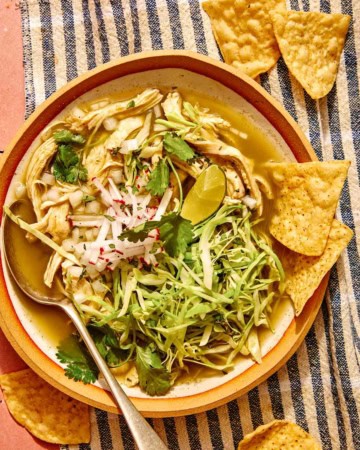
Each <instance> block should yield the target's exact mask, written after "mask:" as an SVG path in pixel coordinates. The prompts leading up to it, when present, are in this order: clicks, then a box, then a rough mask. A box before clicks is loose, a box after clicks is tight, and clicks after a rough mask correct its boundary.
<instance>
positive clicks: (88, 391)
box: [0, 51, 328, 417]
mask: <svg viewBox="0 0 360 450" xmlns="http://www.w3.org/2000/svg"><path fill="white" fill-rule="evenodd" d="M148 86H156V87H170V86H177V87H179V89H180V90H181V89H186V90H188V91H192V92H194V93H197V92H198V93H199V94H201V95H207V96H208V97H210V98H212V99H214V100H215V101H217V102H218V103H221V104H224V105H228V106H230V107H231V108H232V109H233V110H234V111H238V112H239V113H241V114H243V115H245V116H246V117H247V119H248V120H249V121H250V122H251V123H252V124H253V126H254V127H256V128H260V129H261V130H262V132H263V134H265V135H266V138H267V139H269V140H270V141H272V143H273V145H275V146H276V147H277V149H278V150H279V151H280V152H281V153H282V155H283V158H284V159H285V160H286V159H292V160H297V161H298V162H306V161H311V160H316V156H315V153H314V151H313V149H312V147H311V145H310V144H309V142H308V141H307V139H306V138H305V136H304V134H303V133H302V131H301V130H300V128H299V127H298V125H297V124H296V123H295V122H294V120H293V119H292V118H291V117H290V115H289V114H288V113H287V112H286V111H285V110H284V109H283V107H282V106H281V105H280V104H279V103H277V102H276V101H275V100H274V99H273V98H272V97H271V96H270V95H269V94H267V93H266V91H265V90H264V89H262V87H261V86H259V85H258V84H257V83H256V82H255V81H253V80H252V79H250V78H248V77H247V76H245V75H242V74H241V73H240V72H237V71H235V70H233V69H232V68H231V67H230V66H228V65H226V64H223V63H221V62H217V61H214V60H212V59H210V58H208V57H205V56H201V55H198V54H195V53H190V52H185V51H158V52H149V53H140V54H137V55H132V56H129V57H125V58H121V59H119V60H116V61H113V62H110V63H108V64H105V65H102V66H100V67H97V68H96V69H94V70H92V71H90V72H87V73H86V74H84V75H82V76H80V77H79V78H77V79H75V80H73V81H72V82H70V83H69V84H67V85H66V86H65V87H63V88H61V89H60V90H59V91H57V92H56V93H55V94H53V95H52V96H51V97H50V98H49V99H48V100H47V101H45V102H44V103H43V104H42V105H41V106H40V107H38V109H37V110H36V111H35V112H34V113H33V114H32V116H31V117H30V118H29V119H28V120H27V121H26V122H25V123H24V125H23V126H22V127H21V129H20V130H19V131H18V133H17V134H16V136H15V138H14V139H13V141H12V143H11V144H10V146H9V148H8V149H7V152H6V154H7V155H8V156H7V159H6V161H5V163H4V164H3V168H2V171H1V175H0V179H1V186H0V202H1V204H4V203H10V202H11V200H12V196H13V190H14V183H15V180H16V177H17V176H18V174H19V173H21V171H22V168H23V167H24V165H25V164H26V159H27V156H28V154H29V152H30V151H31V149H32V148H33V147H34V146H36V145H37V143H38V142H39V135H40V134H41V132H42V131H43V130H44V128H45V127H46V126H47V124H48V123H49V122H51V121H52V120H53V119H54V118H56V117H57V116H59V117H61V115H62V114H64V111H65V112H66V110H68V109H69V108H70V107H71V105H72V104H73V102H74V101H75V102H81V101H83V100H89V99H91V98H96V97H101V96H102V95H106V93H109V92H115V91H116V92H121V91H130V90H140V89H141V88H145V87H148ZM14 174H15V175H14ZM27 257H28V258H29V261H30V258H31V255H28V256H27ZM1 264H2V266H1V271H0V298H1V301H0V325H1V327H2V330H3V331H4V333H5V335H6V336H7V338H8V339H9V341H10V342H11V344H12V346H13V347H14V349H15V350H16V351H17V352H18V354H19V355H20V356H21V357H22V358H23V359H24V361H25V362H26V363H27V364H28V365H29V366H30V367H31V368H33V369H34V370H35V372H37V373H38V374H39V375H40V376H41V377H43V378H44V379H45V380H46V381H48V382H49V383H50V384H52V385H53V386H55V387H56V388H58V389H60V390H61V391H64V392H66V393H67V394H69V395H70V396H72V397H75V398H77V399H79V400H81V401H83V402H85V403H88V404H90V405H93V406H96V407H99V408H101V409H104V410H107V411H110V412H118V411H117V408H116V407H115V404H114V402H113V401H112V398H111V395H110V394H109V392H108V391H107V390H106V389H105V387H104V386H103V385H102V383H101V382H99V383H97V384H96V385H84V384H82V383H79V382H74V381H72V380H70V379H68V378H67V377H66V376H65V375H64V370H63V368H62V367H61V366H60V365H59V363H58V362H57V361H56V357H55V353H56V345H55V344H54V341H52V339H51V337H50V334H51V330H50V328H49V327H46V324H45V325H44V323H43V324H42V325H39V321H38V320H35V318H34V315H33V308H32V307H31V306H29V301H26V300H25V299H24V298H22V297H21V295H20V294H19V292H18V290H17V289H16V287H15V286H14V284H13V282H12V280H11V278H10V276H9V273H8V271H7V268H6V266H5V264H4V260H3V258H2V260H1ZM327 281H328V277H325V279H324V280H323V281H322V283H321V285H320V286H319V288H318V289H317V290H316V292H315V293H314V295H313V297H312V298H311V299H310V300H309V301H308V303H307V304H306V306H305V308H304V311H303V312H302V314H301V315H300V317H297V318H294V314H293V309H292V306H291V304H290V303H288V304H284V306H283V310H282V312H281V314H280V315H279V317H280V318H279V320H278V321H277V322H278V323H277V324H276V332H275V333H274V334H271V333H269V335H268V336H267V337H266V338H264V343H263V346H262V347H263V355H264V357H263V362H262V364H254V363H253V362H252V361H251V360H250V359H244V360H243V361H240V362H239V364H237V366H236V368H235V370H234V371H232V372H231V373H230V374H227V375H221V376H217V377H210V378H208V379H207V378H205V379H200V380H191V381H189V382H187V383H185V384H182V385H179V386H176V387H175V388H173V389H172V390H171V391H170V392H169V394H167V395H166V396H165V397H155V398H151V397H149V396H146V395H145V394H144V393H142V392H141V391H140V390H139V389H138V388H129V389H126V390H127V393H128V394H129V395H130V396H131V397H132V399H133V401H134V403H135V405H136V406H137V408H138V409H139V410H140V411H141V412H142V413H143V414H144V415H145V416H148V417H166V416H178V415H185V414H190V413H198V412H201V411H204V410H207V409H210V408H213V407H216V406H219V405H221V404H224V403H225V402H228V401H230V400H232V399H234V398H236V397H239V396H240V395H242V394H244V393H246V392H247V391H249V390H250V389H251V388H253V387H255V386H257V385H258V384H259V383H261V382H262V381H264V380H266V378H268V377H269V376H270V375H271V374H273V373H274V372H275V371H276V370H278V369H279V368H280V367H281V366H282V365H283V364H285V362H286V361H287V360H288V359H289V358H290V357H291V355H292V354H293V353H294V352H295V351H296V349H297V348H298V347H299V345H300V344H301V342H302V341H303V339H304V337H305V335H306V334H307V332H308V330H309V329H310V327H311V325H312V323H313V322H314V320H315V317H316V314H317V312H318V310H319V307H320V304H321V301H322V299H323V296H324V292H325V289H326V285H327ZM41 311H43V312H44V316H45V315H46V314H47V313H46V312H45V310H41ZM41 311H40V314H41ZM38 314H39V311H37V315H38ZM49 314H50V316H51V317H53V318H54V317H55V316H56V317H57V322H56V325H51V326H52V327H54V326H58V327H62V326H64V318H63V317H60V316H57V315H58V311H57V309H53V311H51V313H50V311H49ZM46 317H48V316H46ZM51 320H53V319H51ZM51 323H52V324H53V323H55V322H51Z"/></svg>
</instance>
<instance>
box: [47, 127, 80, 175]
mask: <svg viewBox="0 0 360 450" xmlns="http://www.w3.org/2000/svg"><path fill="white" fill-rule="evenodd" d="M53 137H54V139H55V141H56V143H57V144H58V151H57V153H56V157H55V160H54V164H53V173H54V176H55V178H56V180H59V181H63V182H66V183H71V184H75V183H77V182H79V181H87V178H88V173H87V169H86V168H85V167H84V166H83V165H82V164H81V161H80V155H79V151H78V150H76V149H75V148H74V145H73V144H78V145H82V144H84V143H85V139H84V137H83V136H81V135H80V134H73V133H72V132H71V131H69V130H59V131H56V132H55V133H54V134H53Z"/></svg>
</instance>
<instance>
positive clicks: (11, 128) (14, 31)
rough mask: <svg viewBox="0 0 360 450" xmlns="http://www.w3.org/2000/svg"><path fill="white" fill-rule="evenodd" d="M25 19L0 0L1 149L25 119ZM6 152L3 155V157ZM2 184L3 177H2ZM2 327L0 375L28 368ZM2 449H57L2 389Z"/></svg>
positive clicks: (11, 4) (14, 4)
mask: <svg viewBox="0 0 360 450" xmlns="http://www.w3.org/2000/svg"><path fill="white" fill-rule="evenodd" d="M22 58H23V53H22V40H21V20H20V11H19V9H18V6H17V1H15V0H12V1H4V0H0V61H1V70H0V149H1V150H4V149H5V147H6V146H7V145H8V144H9V142H10V140H11V139H12V137H13V136H14V134H15V133H16V130H17V129H18V128H19V126H20V125H21V124H22V123H23V121H24V111H25V96H24V71H23V63H22ZM1 157H2V154H0V160H1ZM0 183H1V178H0ZM26 367H27V366H26V364H25V363H24V362H23V361H22V360H21V359H20V358H19V356H18V355H17V354H16V353H15V351H14V350H13V349H12V347H11V346H10V344H9V342H8V341H7V340H6V338H5V336H4V334H3V333H2V331H1V330H0V374H3V373H9V372H14V371H17V370H21V369H24V368H26ZM0 430H1V431H0V450H9V449H11V450H25V449H26V450H38V449H52V450H55V449H56V450H57V449H58V448H59V446H58V445H53V444H47V443H45V442H43V441H40V440H38V439H36V438H34V437H33V436H32V435H31V434H30V433H28V432H27V431H26V430H25V429H24V428H23V427H22V426H20V425H19V424H18V423H17V422H16V421H15V420H14V419H13V418H12V417H11V416H10V414H9V412H8V410H7V407H6V404H5V401H4V398H3V395H2V392H1V390H0Z"/></svg>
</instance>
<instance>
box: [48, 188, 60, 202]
mask: <svg viewBox="0 0 360 450" xmlns="http://www.w3.org/2000/svg"><path fill="white" fill-rule="evenodd" d="M59 198H60V192H59V189H57V188H51V189H49V190H48V191H47V193H46V199H47V200H48V201H50V202H56V201H58V200H59Z"/></svg>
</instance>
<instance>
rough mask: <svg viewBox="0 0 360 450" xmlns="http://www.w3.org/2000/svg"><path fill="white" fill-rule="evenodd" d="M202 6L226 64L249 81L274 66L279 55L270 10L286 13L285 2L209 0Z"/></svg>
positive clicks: (280, 0) (271, 0)
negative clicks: (246, 76)
mask: <svg viewBox="0 0 360 450" xmlns="http://www.w3.org/2000/svg"><path fill="white" fill-rule="evenodd" d="M202 7H203V9H204V11H205V12H206V13H207V14H208V16H209V17H210V20H211V26H212V29H213V33H214V35H215V39H216V41H217V43H218V45H219V47H220V51H221V53H222V55H223V57H224V60H225V62H226V63H227V64H230V65H232V66H233V67H235V68H236V69H239V70H241V71H242V72H244V73H246V74H247V75H249V76H250V77H252V78H255V77H257V76H258V75H259V74H260V73H263V72H266V71H267V70H269V69H271V67H272V66H274V65H275V64H276V61H277V60H278V59H279V57H280V52H279V48H278V45H277V43H276V39H275V35H274V31H273V26H272V22H271V18H270V15H269V11H270V10H271V11H273V10H278V9H279V10H284V11H285V8H286V3H285V0H248V1H246V2H245V1H243V0H211V1H206V2H203V3H202Z"/></svg>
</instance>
